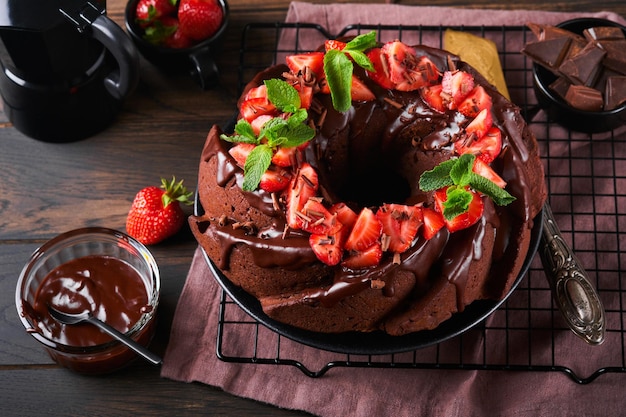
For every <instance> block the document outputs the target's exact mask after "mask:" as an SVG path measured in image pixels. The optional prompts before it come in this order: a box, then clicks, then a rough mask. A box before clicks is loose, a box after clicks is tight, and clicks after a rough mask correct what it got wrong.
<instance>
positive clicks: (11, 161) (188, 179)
mask: <svg viewBox="0 0 626 417" xmlns="http://www.w3.org/2000/svg"><path fill="white" fill-rule="evenodd" d="M326 2H328V3H329V2H330V1H329V0H323V1H320V3H326ZM368 2H373V1H363V2H362V3H368ZM399 3H400V4H414V5H442V6H459V7H470V6H468V4H470V3H471V7H475V8H479V7H484V8H493V9H497V8H504V9H509V8H526V9H537V10H552V11H587V12H594V11H600V10H610V11H614V12H617V13H619V14H621V15H622V16H626V2H624V0H607V1H592V0H561V1H552V2H546V1H544V0H518V1H515V2H511V1H509V0H498V1H492V0H473V1H472V2H467V1H455V0H440V1H437V0H429V1H426V0H403V1H400V2H399ZM229 4H230V22H229V26H228V29H227V32H226V34H225V39H224V49H223V52H222V53H221V54H220V56H219V59H218V65H219V67H220V68H221V69H223V71H222V77H221V82H220V85H219V86H218V87H217V88H215V89H213V90H211V91H201V90H200V89H199V88H198V87H196V85H195V84H194V83H193V81H192V80H191V79H190V78H187V77H185V76H175V77H166V76H164V75H163V74H162V73H160V72H159V71H157V70H155V69H154V67H152V66H151V65H149V64H147V62H145V61H143V60H142V73H141V81H140V84H139V86H138V88H137V90H136V91H135V92H134V94H133V95H132V96H131V97H130V98H129V99H128V100H127V101H126V102H125V103H124V107H123V109H122V111H121V113H120V114H119V116H118V118H117V119H116V121H115V122H114V124H113V125H112V126H110V127H109V128H108V129H106V130H105V131H104V132H101V133H100V134H97V135H95V136H93V137H91V138H89V139H87V140H83V141H79V142H75V143H69V144H50V143H44V142H39V141H35V140H33V139H30V138H28V137H26V136H24V135H22V134H21V133H20V132H18V131H17V130H16V129H15V128H14V127H13V126H11V124H10V123H9V122H8V121H7V119H6V116H4V114H0V144H1V145H0V146H1V150H0V172H1V176H0V265H1V266H2V268H1V269H0V313H1V314H0V414H1V415H3V416H9V415H11V416H12V415H19V416H27V415H80V416H87V415H99V416H105V415H119V414H123V413H128V414H131V413H133V414H136V415H142V416H143V415H168V416H171V415H182V414H207V415H229V416H231V415H238V416H252V415H254V416H269V415H271V416H288V415H303V413H299V412H293V411H286V410H280V409H277V408H275V407H272V406H269V405H265V404H260V403H257V402H255V401H251V400H247V399H242V398H238V397H235V396H232V395H229V394H227V393H224V392H222V391H220V390H218V389H215V388H213V387H209V386H204V385H201V384H185V383H180V382H175V381H172V380H168V379H163V378H160V376H159V369H158V368H156V367H153V366H150V365H148V364H146V363H143V362H136V363H135V364H133V365H131V367H130V368H127V369H125V370H123V371H120V372H117V373H114V374H111V375H108V376H103V377H83V376H80V375H77V374H74V373H72V372H70V371H68V370H66V369H64V368H61V367H59V366H58V365H56V364H55V363H54V362H53V361H52V360H51V359H50V358H49V357H48V355H47V354H46V353H45V352H44V350H43V349H42V347H41V346H40V345H39V344H38V343H37V342H36V341H35V340H34V339H33V338H32V337H31V336H30V335H28V334H27V333H26V332H25V330H24V328H23V326H22V324H21V323H20V321H19V319H18V317H17V313H16V310H15V304H14V293H15V286H16V281H17V277H18V275H19V273H20V270H21V269H22V267H23V265H24V264H25V262H26V260H27V258H28V257H29V255H30V254H31V252H32V251H33V250H35V249H36V248H37V247H38V246H39V245H41V244H42V243H43V242H45V241H46V240H48V239H49V238H51V237H53V236H55V235H56V234H59V233H62V232H64V231H67V230H70V229H74V228H79V227H85V226H105V227H110V228H114V229H119V230H124V224H125V219H126V214H127V212H128V208H129V207H130V203H131V201H132V198H133V196H134V194H135V193H136V192H137V191H138V190H139V189H140V188H142V187H144V186H146V185H150V184H155V185H158V183H159V178H160V177H162V176H164V177H171V176H172V175H175V176H176V177H177V178H179V179H184V180H185V183H186V184H187V185H188V186H189V187H190V188H191V189H195V185H196V175H197V164H198V159H199V155H200V151H201V149H202V145H203V143H204V139H205V137H206V134H207V132H208V131H209V128H210V127H211V125H212V124H214V123H225V122H226V121H227V120H228V119H229V117H230V116H231V115H232V113H233V109H234V106H235V101H236V98H237V89H238V86H237V81H238V80H237V71H236V67H237V63H238V49H239V42H240V37H241V31H242V28H243V27H244V25H245V24H247V23H249V22H260V21H265V22H278V21H282V20H283V19H284V17H285V15H286V12H287V8H288V5H289V2H288V1H286V0H263V1H260V0H230V3H229ZM124 7H125V0H108V5H107V8H108V15H109V17H111V18H112V19H113V20H114V21H115V22H117V23H118V24H120V25H121V26H122V27H123V26H124V23H123V14H124ZM195 248H196V242H195V240H194V239H193V237H192V236H191V233H190V232H189V231H188V230H185V231H183V232H182V233H181V234H180V235H179V236H177V237H176V238H174V239H171V240H169V241H167V242H165V243H162V244H159V245H156V246H153V247H151V250H152V252H153V254H154V256H155V258H156V260H157V262H158V264H159V267H160V270H161V276H162V298H161V304H160V307H159V315H160V321H159V324H158V329H157V335H156V338H155V340H154V342H153V344H152V349H153V350H155V351H156V352H158V353H160V354H163V352H164V350H165V347H166V345H167V340H168V335H169V329H170V326H171V321H172V318H173V316H174V310H175V307H176V303H177V300H178V297H179V295H180V291H181V289H182V287H183V284H184V282H185V277H186V274H187V271H188V268H189V265H190V261H191V259H192V255H193V253H194V249H195Z"/></svg>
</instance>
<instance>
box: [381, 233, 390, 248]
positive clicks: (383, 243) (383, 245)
mask: <svg viewBox="0 0 626 417" xmlns="http://www.w3.org/2000/svg"><path fill="white" fill-rule="evenodd" d="M390 243H391V236H389V235H386V234H384V233H383V235H382V236H381V237H380V246H381V250H382V251H383V252H386V251H387V250H388V249H389V244H390Z"/></svg>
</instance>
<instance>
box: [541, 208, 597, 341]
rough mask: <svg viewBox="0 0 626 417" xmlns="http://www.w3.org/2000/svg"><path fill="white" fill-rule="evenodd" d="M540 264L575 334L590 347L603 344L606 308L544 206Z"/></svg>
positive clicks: (550, 212)
mask: <svg viewBox="0 0 626 417" xmlns="http://www.w3.org/2000/svg"><path fill="white" fill-rule="evenodd" d="M539 254H540V256H541V262H542V263H543V267H544V270H545V273H546V276H547V277H548V281H549V282H550V287H551V288H552V296H553V298H554V301H555V303H556V305H557V307H558V308H559V310H560V311H561V313H562V314H563V317H564V318H565V321H566V322H567V324H568V326H569V327H570V329H572V331H573V332H574V333H575V334H576V335H577V336H579V337H580V338H582V339H583V340H584V341H585V342H587V343H589V344H590V345H599V344H601V343H602V342H603V341H604V335H605V318H604V307H603V306H602V302H601V301H600V297H599V296H598V293H597V292H596V290H595V288H594V287H593V285H592V284H591V282H590V281H589V278H588V276H587V272H586V271H585V270H584V268H583V267H582V265H581V263H580V261H579V260H578V259H577V258H576V255H574V252H573V251H572V249H571V248H570V247H569V246H568V244H567V243H566V242H565V241H564V240H563V236H562V235H561V231H560V230H559V227H558V226H557V224H556V221H555V220H554V215H553V214H552V209H551V208H550V205H549V204H548V203H546V204H545V205H544V206H543V232H542V236H541V246H540V249H539Z"/></svg>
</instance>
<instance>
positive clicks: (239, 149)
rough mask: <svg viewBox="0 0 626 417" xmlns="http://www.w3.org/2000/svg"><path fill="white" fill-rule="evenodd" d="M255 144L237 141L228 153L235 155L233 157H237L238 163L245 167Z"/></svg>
mask: <svg viewBox="0 0 626 417" xmlns="http://www.w3.org/2000/svg"><path fill="white" fill-rule="evenodd" d="M255 146H256V145H254V144H252V143H237V144H235V146H233V147H232V148H230V149H229V150H228V153H229V154H230V156H232V157H233V159H235V162H237V165H239V166H240V167H241V168H243V167H244V165H245V164H246V159H247V158H248V155H250V152H252V149H254V147H255Z"/></svg>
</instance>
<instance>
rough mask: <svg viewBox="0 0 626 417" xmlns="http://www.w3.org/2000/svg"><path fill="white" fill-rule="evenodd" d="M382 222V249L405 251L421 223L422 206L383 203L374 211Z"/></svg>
mask: <svg viewBox="0 0 626 417" xmlns="http://www.w3.org/2000/svg"><path fill="white" fill-rule="evenodd" d="M376 218H377V219H378V220H379V221H380V223H381V224H382V229H383V231H382V233H383V250H388V251H390V252H395V253H402V252H404V251H406V250H407V249H408V248H409V247H410V246H411V243H412V242H413V239H414V238H415V236H416V235H417V231H418V230H419V228H420V226H421V225H422V223H423V215H422V208H421V207H420V206H418V205H415V206H407V205H404V204H383V205H382V206H380V207H379V208H378V211H377V212H376Z"/></svg>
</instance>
